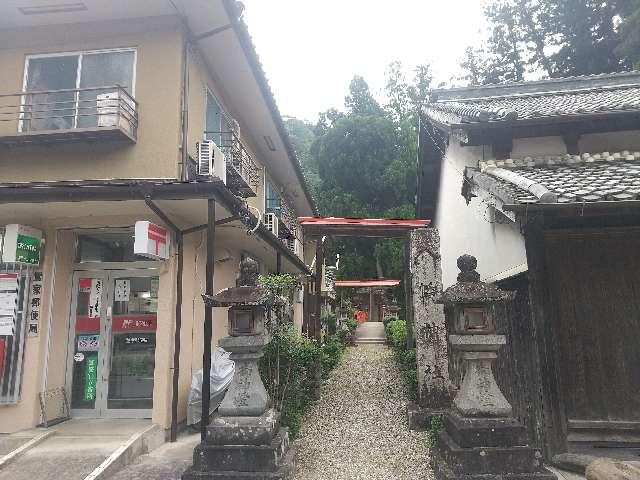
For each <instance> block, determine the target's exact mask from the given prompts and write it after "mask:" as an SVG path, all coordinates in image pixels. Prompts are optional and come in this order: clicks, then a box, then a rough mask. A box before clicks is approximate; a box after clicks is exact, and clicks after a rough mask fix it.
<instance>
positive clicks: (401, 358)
mask: <svg viewBox="0 0 640 480" xmlns="http://www.w3.org/2000/svg"><path fill="white" fill-rule="evenodd" d="M385 333H386V335H387V342H388V343H389V346H390V347H391V348H392V349H393V355H394V357H395V359H396V362H397V363H398V366H399V367H400V370H401V371H402V377H403V378H404V381H405V383H406V385H407V387H408V390H409V395H410V396H411V397H412V398H413V399H414V400H415V399H416V398H417V395H418V367H417V363H416V350H415V348H407V322H405V321H404V320H398V319H394V320H389V321H388V322H387V323H386V324H385Z"/></svg>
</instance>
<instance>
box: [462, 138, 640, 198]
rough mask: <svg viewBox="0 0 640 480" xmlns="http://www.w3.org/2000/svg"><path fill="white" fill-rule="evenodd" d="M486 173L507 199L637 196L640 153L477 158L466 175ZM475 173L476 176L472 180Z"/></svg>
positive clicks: (471, 176)
mask: <svg viewBox="0 0 640 480" xmlns="http://www.w3.org/2000/svg"><path fill="white" fill-rule="evenodd" d="M478 174H480V175H483V176H489V177H491V178H492V180H493V181H495V183H496V186H497V188H496V189H495V191H494V192H493V193H496V192H497V194H498V196H501V197H503V198H502V199H503V201H505V203H515V204H535V203H556V202H557V203H583V202H600V201H624V200H640V152H629V151H623V152H618V153H609V152H603V153H599V154H589V153H584V154H582V155H559V156H545V157H526V158H523V159H509V160H504V161H488V162H480V171H478V170H475V169H470V174H468V175H467V178H471V181H472V182H474V183H477V181H478V178H477V177H476V175H478ZM474 177H475V179H474Z"/></svg>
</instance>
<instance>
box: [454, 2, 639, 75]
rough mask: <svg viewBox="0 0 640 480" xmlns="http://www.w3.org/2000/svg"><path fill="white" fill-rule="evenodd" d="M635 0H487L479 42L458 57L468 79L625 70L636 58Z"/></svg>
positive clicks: (636, 19) (636, 21)
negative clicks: (484, 28)
mask: <svg viewBox="0 0 640 480" xmlns="http://www.w3.org/2000/svg"><path fill="white" fill-rule="evenodd" d="M638 10H639V7H638V0H606V1H605V0H492V1H491V2H490V3H489V4H488V5H487V7H486V8H485V16H486V18H487V20H488V21H489V24H490V28H489V34H488V38H487V39H486V41H485V43H484V45H482V46H480V47H477V48H469V49H467V51H466V52H465V56H464V59H463V60H462V62H461V66H462V68H463V69H464V70H465V74H464V76H463V77H462V78H464V79H466V80H467V81H469V83H471V84H486V83H497V82H504V81H521V80H523V79H524V78H525V76H526V74H527V73H530V74H533V75H537V76H539V75H541V74H542V75H544V76H547V77H564V76H572V75H588V74H596V73H611V72H619V71H624V70H628V69H629V68H630V67H631V66H632V64H633V63H634V62H637V60H638V58H639V57H640V53H638V46H640V34H639V33H637V32H638V28H637V27H638V26H639V22H640V19H639V17H640V14H639V13H638Z"/></svg>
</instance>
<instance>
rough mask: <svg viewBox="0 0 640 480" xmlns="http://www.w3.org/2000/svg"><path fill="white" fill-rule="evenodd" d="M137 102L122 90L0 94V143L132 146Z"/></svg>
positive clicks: (136, 125) (118, 88)
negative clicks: (118, 142)
mask: <svg viewBox="0 0 640 480" xmlns="http://www.w3.org/2000/svg"><path fill="white" fill-rule="evenodd" d="M137 131H138V102H137V101H136V100H135V99H134V98H133V97H132V96H131V95H130V94H129V93H128V92H127V91H126V89H125V88H123V87H121V86H119V85H115V86H111V87H93V88H72V89H64V90H45V91H33V92H20V93H11V94H0V144H5V145H6V144H9V145H15V144H36V143H40V144H42V143H57V142H70V141H100V140H104V141H108V140H124V141H128V142H136V140H137Z"/></svg>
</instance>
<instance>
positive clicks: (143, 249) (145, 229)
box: [133, 220, 170, 260]
mask: <svg viewBox="0 0 640 480" xmlns="http://www.w3.org/2000/svg"><path fill="white" fill-rule="evenodd" d="M169 243H170V240H169V232H168V231H167V229H166V228H164V227H160V226H159V225H156V224H154V223H151V222H147V221H142V220H141V221H138V222H136V224H135V241H134V243H133V253H135V254H136V255H142V256H143V257H147V258H151V259H153V260H166V259H167V258H169Z"/></svg>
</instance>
